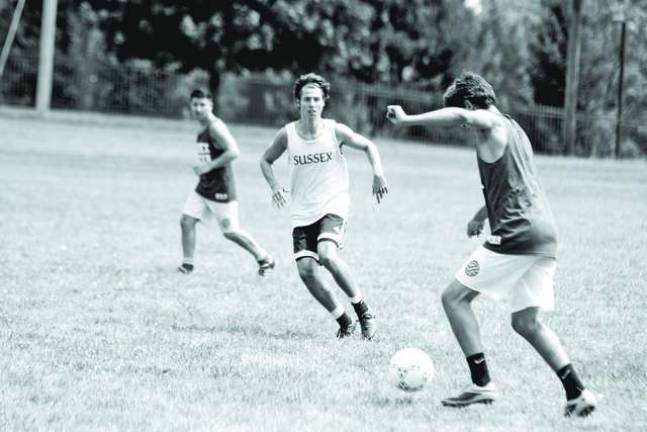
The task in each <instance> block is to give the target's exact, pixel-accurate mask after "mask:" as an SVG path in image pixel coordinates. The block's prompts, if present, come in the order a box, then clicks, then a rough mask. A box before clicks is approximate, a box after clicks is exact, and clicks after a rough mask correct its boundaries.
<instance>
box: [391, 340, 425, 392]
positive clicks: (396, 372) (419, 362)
mask: <svg viewBox="0 0 647 432" xmlns="http://www.w3.org/2000/svg"><path fill="white" fill-rule="evenodd" d="M433 377H434V363H433V362H432V361H431V358H430V357H429V356H428V355H427V353H426V352H424V351H423V350H421V349H418V348H403V349H401V350H399V351H398V352H396V353H395V354H393V357H391V362H390V364H389V381H390V382H391V384H393V385H394V386H396V387H397V388H399V389H401V390H404V391H407V392H415V391H418V390H421V389H422V388H423V387H424V386H425V384H426V383H428V382H430V381H431V379H432V378H433Z"/></svg>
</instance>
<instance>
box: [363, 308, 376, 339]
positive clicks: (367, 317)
mask: <svg viewBox="0 0 647 432" xmlns="http://www.w3.org/2000/svg"><path fill="white" fill-rule="evenodd" d="M359 325H360V327H361V328H362V337H363V338H364V339H366V340H371V339H373V336H375V331H376V330H377V323H376V322H375V315H373V314H372V313H371V312H370V311H367V312H364V313H363V314H362V316H360V317H359Z"/></svg>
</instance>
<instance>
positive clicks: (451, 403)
mask: <svg viewBox="0 0 647 432" xmlns="http://www.w3.org/2000/svg"><path fill="white" fill-rule="evenodd" d="M498 398H499V392H498V390H497V389H496V385H494V383H493V382H489V383H487V385H484V386H478V385H476V384H472V385H470V386H469V387H467V388H466V389H465V390H463V391H462V392H461V393H460V394H459V395H458V396H455V397H449V398H447V399H443V400H442V401H441V403H442V404H443V405H444V406H447V407H453V408H462V407H466V406H470V405H473V404H477V403H478V404H491V403H492V402H494V401H495V400H497V399H498Z"/></svg>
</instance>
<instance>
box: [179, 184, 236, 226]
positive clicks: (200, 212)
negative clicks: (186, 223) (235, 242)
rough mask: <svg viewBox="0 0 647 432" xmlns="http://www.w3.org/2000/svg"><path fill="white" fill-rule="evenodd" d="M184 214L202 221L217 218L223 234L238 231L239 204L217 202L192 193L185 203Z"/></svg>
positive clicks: (194, 192)
mask: <svg viewBox="0 0 647 432" xmlns="http://www.w3.org/2000/svg"><path fill="white" fill-rule="evenodd" d="M182 214H185V215H187V216H191V217H192V218H195V219H198V220H200V221H205V220H207V219H210V218H211V217H215V218H216V220H217V221H218V226H220V230H221V231H222V232H230V231H235V230H237V229H238V202H237V201H229V202H217V201H212V200H209V199H206V198H204V197H202V196H200V195H198V193H197V192H196V191H191V192H190V193H189V196H188V197H187V198H186V202H185V203H184V209H183V210H182Z"/></svg>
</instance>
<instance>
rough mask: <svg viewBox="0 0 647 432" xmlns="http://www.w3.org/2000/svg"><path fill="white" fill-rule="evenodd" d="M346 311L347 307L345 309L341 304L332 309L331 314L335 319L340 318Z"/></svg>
mask: <svg viewBox="0 0 647 432" xmlns="http://www.w3.org/2000/svg"><path fill="white" fill-rule="evenodd" d="M345 313H346V309H344V307H343V306H341V305H340V306H337V307H336V308H335V309H333V310H331V311H330V315H332V317H333V318H335V319H337V318H339V317H340V316H342V315H343V314H345Z"/></svg>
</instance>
